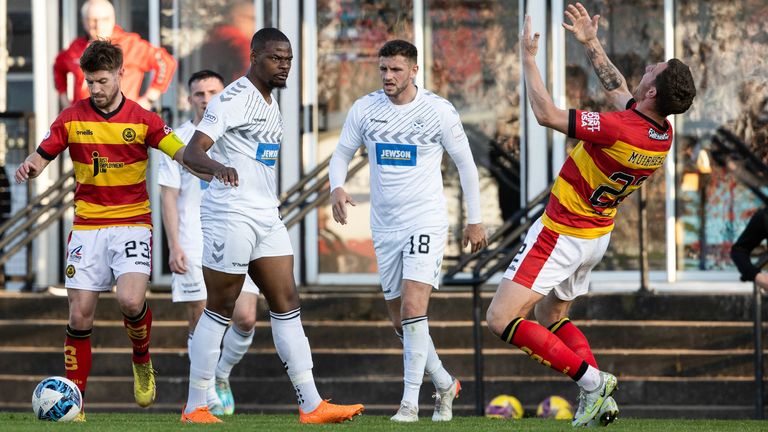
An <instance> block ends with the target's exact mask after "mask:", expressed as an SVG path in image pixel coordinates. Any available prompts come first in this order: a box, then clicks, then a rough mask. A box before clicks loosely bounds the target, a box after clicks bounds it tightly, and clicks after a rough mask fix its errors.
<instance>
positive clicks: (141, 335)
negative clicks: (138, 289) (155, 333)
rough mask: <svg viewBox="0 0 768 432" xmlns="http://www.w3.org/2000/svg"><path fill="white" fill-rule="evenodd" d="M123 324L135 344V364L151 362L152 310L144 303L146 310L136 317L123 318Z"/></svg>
mask: <svg viewBox="0 0 768 432" xmlns="http://www.w3.org/2000/svg"><path fill="white" fill-rule="evenodd" d="M123 324H124V325H125V329H126V330H127V331H128V338H129V339H130V340H131V343H132V344H133V356H132V360H133V362H134V363H147V362H149V335H150V333H151V331H152V310H150V309H149V306H147V303H146V302H144V308H143V309H142V310H141V312H140V313H139V314H138V315H137V316H135V317H132V318H131V317H127V316H123Z"/></svg>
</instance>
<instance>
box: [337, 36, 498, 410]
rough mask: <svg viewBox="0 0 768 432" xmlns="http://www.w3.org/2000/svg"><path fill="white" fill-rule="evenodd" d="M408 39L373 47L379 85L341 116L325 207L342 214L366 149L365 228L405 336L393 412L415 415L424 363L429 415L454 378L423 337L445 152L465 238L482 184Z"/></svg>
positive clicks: (475, 236)
mask: <svg viewBox="0 0 768 432" xmlns="http://www.w3.org/2000/svg"><path fill="white" fill-rule="evenodd" d="M416 56H417V52H416V47H415V46H413V45H412V44H410V43H409V42H406V41H402V40H394V41H390V42H387V43H386V44H385V45H384V46H383V47H382V48H381V49H380V50H379V72H380V74H381V79H382V84H383V87H384V88H383V89H382V90H379V91H376V92H374V93H371V94H369V95H367V96H364V97H362V98H360V99H359V100H358V101H357V102H355V104H354V105H353V106H352V109H351V110H350V111H349V114H348V115H347V120H346V122H345V123H344V129H343V130H342V133H341V138H340V139H339V145H338V147H337V148H336V151H335V152H334V154H333V157H332V158H331V163H330V168H329V171H330V182H331V191H332V201H333V216H334V219H335V220H336V221H337V222H339V223H342V224H344V223H346V204H347V203H350V204H352V205H354V202H353V201H352V199H351V197H350V196H349V195H348V194H347V193H346V192H345V191H344V188H343V186H344V181H345V179H346V175H347V168H348V166H349V162H350V160H351V159H352V157H353V156H354V154H355V152H356V151H357V149H358V147H360V146H361V145H365V146H366V148H367V149H368V154H369V155H370V156H369V158H370V162H369V166H370V170H371V230H372V231H373V244H374V248H375V251H376V260H377V262H378V266H379V275H380V277H381V287H382V290H383V291H384V299H385V300H386V301H387V307H388V309H389V316H390V319H391V320H392V324H393V325H394V327H395V331H396V333H397V334H398V336H400V337H401V339H402V341H403V360H404V363H405V377H404V381H405V389H404V392H403V399H402V401H401V404H400V409H399V411H398V413H397V414H395V415H394V416H393V417H392V420H393V421H398V422H413V421H417V420H418V396H419V389H420V387H421V382H422V379H423V377H424V372H425V371H426V372H427V373H428V374H429V375H430V377H431V378H432V381H433V383H434V384H435V388H436V390H437V392H436V394H435V411H434V413H433V416H432V420H434V421H448V420H451V418H452V417H453V413H452V404H453V400H454V399H455V398H456V397H458V394H459V391H460V390H461V385H460V384H459V381H458V380H456V379H455V378H453V377H452V376H451V375H450V374H449V373H448V372H447V371H446V370H445V368H443V366H442V363H441V361H440V358H439V357H438V355H437V352H436V351H435V346H434V344H433V343H432V338H431V337H430V336H429V325H428V320H427V305H428V303H429V296H430V293H431V291H432V289H433V288H434V289H437V287H438V286H439V281H440V279H439V276H440V268H441V265H442V260H443V250H444V249H445V241H446V237H447V229H448V217H447V215H446V209H445V198H444V195H443V178H442V174H441V170H440V164H441V162H442V158H443V154H444V153H445V152H446V151H447V152H448V154H449V155H450V156H451V158H452V159H453V161H454V162H455V163H456V167H457V169H458V171H459V177H460V178H461V187H462V190H463V191H464V196H465V198H466V202H467V209H468V213H469V216H468V224H467V228H466V230H465V236H464V246H466V245H467V243H468V242H471V243H472V252H476V251H477V250H479V249H480V248H482V247H484V246H485V242H486V240H485V232H484V230H483V227H482V224H481V223H480V191H479V185H478V183H479V182H478V176H477V168H476V167H475V163H474V160H473V159H472V153H471V152H470V149H469V141H468V140H467V136H466V134H465V133H464V128H463V126H462V124H461V119H460V118H459V114H458V113H457V112H456V109H455V108H454V107H453V105H452V104H451V103H450V102H448V101H447V100H445V99H443V98H441V97H439V96H437V95H435V94H434V93H431V92H429V91H426V90H424V89H420V88H417V87H416V85H415V84H414V83H413V79H414V78H415V76H416V71H417V70H418V65H417V64H416Z"/></svg>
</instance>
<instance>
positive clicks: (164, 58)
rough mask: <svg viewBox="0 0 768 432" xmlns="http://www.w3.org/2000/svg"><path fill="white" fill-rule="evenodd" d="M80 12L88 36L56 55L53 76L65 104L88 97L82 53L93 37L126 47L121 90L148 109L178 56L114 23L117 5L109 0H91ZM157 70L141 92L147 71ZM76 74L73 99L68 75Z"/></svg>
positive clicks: (162, 89) (170, 76) (168, 79)
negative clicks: (68, 83)
mask: <svg viewBox="0 0 768 432" xmlns="http://www.w3.org/2000/svg"><path fill="white" fill-rule="evenodd" d="M80 14H81V16H82V19H83V27H84V28H85V31H86V32H87V33H88V36H87V37H80V38H77V39H75V40H74V41H73V42H72V44H71V45H69V48H67V49H65V50H63V51H61V52H60V53H59V55H58V56H56V62H55V63H54V65H53V77H54V82H55V85H56V90H57V91H58V92H59V98H60V100H61V104H62V106H65V107H66V106H69V105H71V104H72V103H73V102H76V101H78V100H80V99H85V98H87V97H89V96H90V95H89V94H88V87H87V86H86V84H85V80H84V77H83V72H82V70H81V69H80V56H82V55H83V51H85V48H86V47H87V46H88V44H89V43H91V42H92V41H94V40H97V39H108V40H110V41H111V42H112V43H113V44H115V45H119V46H120V48H122V50H123V54H124V59H125V61H124V63H123V67H124V68H125V72H124V75H123V79H122V91H123V94H124V95H125V97H126V98H128V99H131V100H133V101H136V102H137V103H139V105H141V106H142V107H143V108H146V109H148V108H149V107H151V106H152V104H153V103H154V102H155V101H156V100H157V99H159V98H160V95H162V94H163V93H164V92H165V90H166V89H168V85H170V83H171V80H172V79H173V73H174V72H175V71H176V60H175V59H174V58H173V57H172V56H171V55H170V54H169V53H168V51H166V50H165V49H163V48H160V47H156V46H154V45H152V44H151V43H149V42H147V41H146V40H144V39H142V38H141V36H139V35H138V34H136V33H130V32H126V31H125V30H123V29H122V28H121V27H120V26H118V25H116V24H115V8H114V7H113V6H112V3H110V2H109V1H107V0H88V1H86V2H85V3H84V4H83V7H82V9H81V10H80ZM150 71H153V72H154V77H153V78H152V82H151V83H150V85H149V88H148V89H147V91H146V92H145V93H144V94H143V95H140V94H139V92H140V91H141V84H142V81H143V80H144V73H145V72H150ZM69 74H72V75H74V94H73V96H74V97H73V98H72V100H71V101H70V100H69V99H68V97H67V76H68V75H69Z"/></svg>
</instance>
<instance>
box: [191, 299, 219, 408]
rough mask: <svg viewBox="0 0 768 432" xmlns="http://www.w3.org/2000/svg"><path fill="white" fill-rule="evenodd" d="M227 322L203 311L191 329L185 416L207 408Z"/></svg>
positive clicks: (215, 314) (205, 310)
mask: <svg viewBox="0 0 768 432" xmlns="http://www.w3.org/2000/svg"><path fill="white" fill-rule="evenodd" d="M229 321H230V319H229V318H227V317H225V316H223V315H219V314H217V313H216V312H211V311H209V310H208V309H203V313H202V315H200V320H199V321H198V322H197V326H195V334H194V336H192V343H191V345H190V354H191V357H190V361H189V396H188V397H187V408H186V410H185V412H186V413H187V414H189V413H191V412H192V411H194V410H195V409H196V408H199V407H201V406H206V405H207V404H208V398H207V393H208V388H209V387H210V386H211V384H212V383H213V374H214V370H215V369H216V361H218V359H219V353H220V352H221V348H220V347H221V339H222V338H223V337H224V331H225V330H226V329H227V325H229Z"/></svg>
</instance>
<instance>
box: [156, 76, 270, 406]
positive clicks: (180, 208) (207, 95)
mask: <svg viewBox="0 0 768 432" xmlns="http://www.w3.org/2000/svg"><path fill="white" fill-rule="evenodd" d="M187 86H188V89H189V96H188V97H187V100H188V101H189V104H190V105H191V107H192V111H193V113H194V117H193V119H192V120H189V121H187V122H185V123H184V124H182V125H181V126H179V127H178V128H176V135H178V136H179V138H181V139H182V140H183V141H184V142H185V143H188V142H189V140H190V139H191V138H192V135H193V134H194V133H195V127H196V126H197V125H198V124H199V123H200V120H202V118H203V113H204V112H205V107H206V106H207V105H208V102H209V101H210V100H211V99H212V98H213V97H214V96H215V95H216V94H218V93H221V91H222V90H224V81H223V79H222V77H221V76H220V75H219V74H217V73H216V72H213V71H210V70H202V71H198V72H195V73H194V74H192V76H191V77H190V78H189V81H188V83H187ZM158 183H159V184H160V197H161V198H162V206H163V226H164V227H165V233H166V236H167V237H168V249H169V251H170V257H169V259H168V264H169V266H170V268H171V272H173V274H172V276H171V290H172V297H173V301H174V303H176V302H183V303H186V304H187V319H188V321H189V339H188V342H187V346H189V341H191V340H192V335H193V334H194V330H195V325H197V321H198V320H199V319H200V315H201V314H202V313H203V308H204V307H205V299H206V290H205V282H204V281H203V265H202V260H203V229H202V227H201V225H200V200H201V197H202V191H203V190H204V189H205V188H207V187H208V182H206V181H203V180H200V179H199V178H198V177H197V176H195V175H194V174H193V173H191V172H190V171H189V170H187V169H185V168H183V167H182V166H181V165H180V164H179V163H178V162H175V161H173V160H171V158H169V157H167V156H165V155H162V156H161V159H160V171H159V174H158ZM258 295H259V289H258V287H256V284H254V283H253V281H252V280H251V278H250V277H246V278H245V285H243V291H242V292H241V293H240V296H239V297H238V298H237V302H236V303H235V310H234V313H233V315H232V325H231V326H230V327H229V329H228V330H227V332H226V333H225V334H224V341H223V343H222V347H221V348H222V352H221V357H220V358H219V361H218V364H217V365H216V374H215V375H216V380H215V385H212V386H210V387H209V389H208V396H207V402H208V408H209V409H210V411H211V413H213V414H217V415H220V414H225V415H230V414H233V413H234V411H235V401H234V398H233V396H232V389H231V388H230V384H229V375H230V372H231V371H232V368H233V367H234V366H235V365H236V364H237V363H239V362H240V360H241V359H242V358H243V356H244V355H245V353H246V352H247V351H248V347H250V346H251V341H252V340H253V333H254V327H255V326H256V301H257V299H258Z"/></svg>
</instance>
